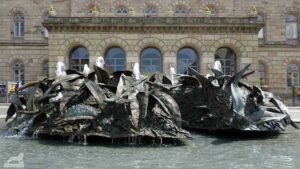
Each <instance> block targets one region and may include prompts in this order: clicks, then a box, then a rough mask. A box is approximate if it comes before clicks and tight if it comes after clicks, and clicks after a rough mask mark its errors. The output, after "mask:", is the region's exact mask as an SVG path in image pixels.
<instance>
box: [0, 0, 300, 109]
mask: <svg viewBox="0 0 300 169" xmlns="http://www.w3.org/2000/svg"><path fill="white" fill-rule="evenodd" d="M299 19H300V2H299V1H298V0H286V1H281V0H272V1H268V0H250V1H245V0H52V1H49V0H22V1H20V0H3V2H2V3H1V4H0V35H1V36H0V81H31V80H37V79H39V78H43V77H45V76H50V77H53V76H55V65H56V63H57V62H58V61H63V62H64V63H65V65H66V67H67V68H72V69H76V70H79V71H82V69H83V65H84V64H88V65H89V66H90V67H91V68H92V67H93V65H94V63H95V60H96V58H97V57H99V56H103V57H104V59H105V61H106V68H107V70H109V71H112V72H113V71H116V70H125V69H131V68H132V66H133V64H134V63H135V62H137V63H139V64H140V70H141V72H142V73H143V74H148V73H151V72H162V73H164V74H169V69H170V67H175V68H176V70H177V73H181V74H184V73H186V68H187V67H188V66H192V67H193V68H195V69H197V70H198V71H200V72H201V73H202V74H207V73H210V68H211V67H212V66H213V64H214V61H215V60H220V61H221V63H222V66H223V72H224V73H226V74H233V73H234V72H236V71H238V70H239V69H240V68H242V67H243V66H244V65H246V64H251V69H252V70H255V71H256V73H255V75H253V76H251V77H249V78H247V79H245V80H244V81H247V83H248V84H250V85H258V86H263V87H264V88H265V89H266V90H269V91H272V92H274V93H275V94H276V95H277V96H279V97H281V98H282V99H284V101H285V102H286V103H289V102H291V96H292V87H293V86H298V85H299V82H300V68H299V66H300V46H299V26H300V25H299V23H300V21H299ZM296 94H297V93H296Z"/></svg>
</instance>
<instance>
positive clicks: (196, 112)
mask: <svg viewBox="0 0 300 169" xmlns="http://www.w3.org/2000/svg"><path fill="white" fill-rule="evenodd" d="M217 65H220V63H218V62H217ZM216 67H217V68H215V69H212V72H213V75H212V76H208V77H205V76H203V75H201V74H199V73H198V72H197V71H195V70H194V69H192V68H189V69H188V73H189V75H182V76H180V77H179V79H178V80H179V84H181V86H180V87H179V88H178V89H176V91H175V94H174V98H175V100H176V101H177V103H178V105H180V112H181V114H182V118H183V120H184V121H185V123H184V124H183V126H184V127H186V128H189V129H205V130H238V131H268V132H270V131H271V132H279V131H283V130H284V129H285V127H286V126H287V125H290V124H291V125H292V126H294V127H295V128H297V129H298V126H297V125H296V124H295V123H294V122H293V121H292V120H291V118H290V116H289V113H288V109H287V107H286V106H285V105H284V104H283V103H282V102H281V101H279V100H277V99H275V98H274V96H273V94H272V93H269V92H265V91H262V90H261V89H260V88H259V87H257V86H254V87H250V86H248V85H246V84H244V83H242V82H240V80H241V79H243V78H245V77H247V76H249V75H251V74H253V73H254V71H252V72H247V70H248V68H249V67H250V64H249V65H247V66H245V67H244V68H243V69H241V70H240V71H239V72H237V73H236V74H235V75H233V76H228V75H224V74H223V73H222V69H221V67H220V66H219V67H218V66H216Z"/></svg>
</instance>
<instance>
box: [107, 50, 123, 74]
mask: <svg viewBox="0 0 300 169" xmlns="http://www.w3.org/2000/svg"><path fill="white" fill-rule="evenodd" d="M105 63H106V68H107V69H108V70H111V71H112V72H115V71H124V70H125V52H124V50H123V49H122V48H119V47H111V48H109V49H108V50H107V51H106V54H105Z"/></svg>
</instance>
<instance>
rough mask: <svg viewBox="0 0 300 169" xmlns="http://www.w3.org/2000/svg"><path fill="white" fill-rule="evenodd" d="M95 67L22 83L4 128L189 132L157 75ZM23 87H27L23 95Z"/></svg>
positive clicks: (100, 133)
mask: <svg viewBox="0 0 300 169" xmlns="http://www.w3.org/2000/svg"><path fill="white" fill-rule="evenodd" d="M94 70H95V72H91V73H87V74H83V73H81V72H77V71H74V70H67V71H66V75H64V76H61V77H60V78H58V79H56V80H54V79H47V78H46V79H44V80H42V81H35V82H29V83H26V84H25V85H23V86H22V87H21V88H20V89H19V90H18V91H17V92H16V93H14V94H12V95H11V97H10V100H11V105H10V107H9V109H8V112H7V117H6V121H7V120H9V119H10V120H11V121H10V122H9V123H8V124H7V127H8V131H9V132H10V133H13V134H14V133H22V134H25V135H28V136H32V135H35V136H38V137H39V136H61V137H72V138H74V137H75V138H76V137H77V138H86V137H89V136H90V137H92V136H93V137H94V136H95V137H101V138H108V139H119V140H120V139H124V140H141V139H142V138H150V140H156V141H157V140H158V142H159V143H161V141H162V140H164V139H168V140H170V139H174V140H176V139H182V138H190V134H189V133H188V132H187V131H185V130H183V129H181V123H182V119H181V114H180V111H179V107H178V105H177V103H176V101H175V100H174V99H173V98H172V97H171V96H170V95H169V94H167V93H165V92H164V91H161V90H160V88H159V84H157V85H156V82H154V81H155V77H154V78H153V79H150V80H152V81H150V80H149V79H148V78H140V79H139V80H136V79H135V78H133V76H132V72H131V71H125V72H115V73H114V74H113V75H112V76H110V75H109V74H108V73H107V72H106V71H105V70H104V69H102V68H100V67H98V66H95V67H94ZM95 79H97V82H95ZM24 89H26V90H27V91H28V92H27V94H26V95H21V94H20V93H19V91H21V90H24ZM62 95H63V96H62ZM14 115H15V116H14ZM12 117H14V118H13V119H11V118H12ZM128 138H136V139H128ZM148 140H149V139H148Z"/></svg>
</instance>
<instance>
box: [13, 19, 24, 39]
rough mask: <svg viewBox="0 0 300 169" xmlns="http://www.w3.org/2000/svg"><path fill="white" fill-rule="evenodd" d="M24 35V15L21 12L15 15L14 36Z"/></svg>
mask: <svg viewBox="0 0 300 169" xmlns="http://www.w3.org/2000/svg"><path fill="white" fill-rule="evenodd" d="M23 36H24V16H23V15H22V14H20V13H18V14H16V15H15V16H14V37H23Z"/></svg>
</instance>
